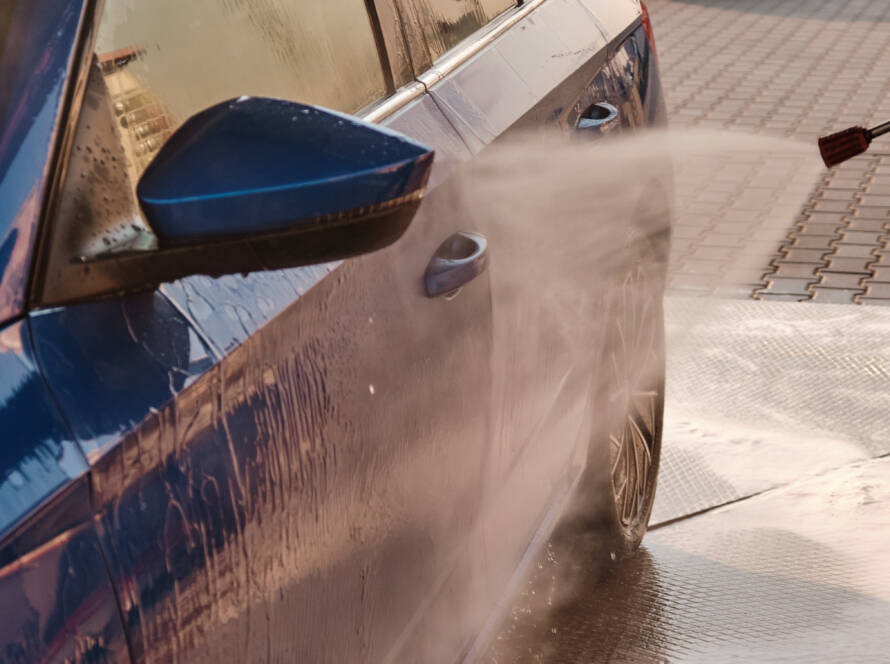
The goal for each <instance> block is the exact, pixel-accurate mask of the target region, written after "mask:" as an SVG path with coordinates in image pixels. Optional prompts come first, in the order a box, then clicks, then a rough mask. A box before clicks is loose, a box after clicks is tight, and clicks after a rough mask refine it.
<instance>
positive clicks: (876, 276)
mask: <svg viewBox="0 0 890 664" xmlns="http://www.w3.org/2000/svg"><path fill="white" fill-rule="evenodd" d="M871 270H872V276H871V279H869V281H875V282H877V281H886V282H887V283H890V266H884V267H881V266H879V265H874V264H873V265H872V268H871Z"/></svg>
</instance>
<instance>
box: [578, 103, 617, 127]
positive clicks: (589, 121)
mask: <svg viewBox="0 0 890 664" xmlns="http://www.w3.org/2000/svg"><path fill="white" fill-rule="evenodd" d="M617 119H618V109H617V108H615V107H614V106H612V104H609V103H607V102H604V101H600V102H597V103H596V104H593V105H592V106H590V107H588V109H587V110H586V111H584V112H583V113H582V114H581V117H580V118H579V119H578V129H598V130H603V129H606V128H607V125H611V124H613V123H614V122H615V120H617Z"/></svg>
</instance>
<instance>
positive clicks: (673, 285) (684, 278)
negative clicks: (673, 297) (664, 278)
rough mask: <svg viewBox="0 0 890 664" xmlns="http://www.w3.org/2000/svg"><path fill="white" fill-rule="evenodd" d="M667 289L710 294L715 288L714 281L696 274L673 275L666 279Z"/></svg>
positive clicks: (709, 277)
mask: <svg viewBox="0 0 890 664" xmlns="http://www.w3.org/2000/svg"><path fill="white" fill-rule="evenodd" d="M667 286H668V289H673V290H680V291H691V290H698V291H705V292H711V291H713V289H714V287H715V280H714V278H713V277H711V276H704V275H696V274H674V275H672V276H670V277H669V278H668V284H667Z"/></svg>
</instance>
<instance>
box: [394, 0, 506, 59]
mask: <svg viewBox="0 0 890 664" xmlns="http://www.w3.org/2000/svg"><path fill="white" fill-rule="evenodd" d="M410 1H411V3H412V5H413V8H414V10H415V12H416V13H417V15H418V19H419V22H420V24H421V25H422V26H423V33H424V37H425V39H426V43H427V47H428V48H429V51H430V56H431V57H432V58H433V59H435V58H438V57H439V56H440V55H442V54H443V53H445V51H447V50H448V49H450V48H451V47H452V46H454V45H455V44H457V43H458V42H459V41H461V40H463V39H465V38H466V37H468V36H469V35H471V34H472V33H473V32H475V31H476V30H478V29H479V28H480V27H482V26H483V25H485V24H486V23H487V22H488V21H490V20H491V19H492V18H494V17H495V16H497V15H498V14H500V13H501V12H503V11H504V10H505V9H507V8H509V7H511V6H513V5H515V4H516V2H515V0H513V1H508V0H410Z"/></svg>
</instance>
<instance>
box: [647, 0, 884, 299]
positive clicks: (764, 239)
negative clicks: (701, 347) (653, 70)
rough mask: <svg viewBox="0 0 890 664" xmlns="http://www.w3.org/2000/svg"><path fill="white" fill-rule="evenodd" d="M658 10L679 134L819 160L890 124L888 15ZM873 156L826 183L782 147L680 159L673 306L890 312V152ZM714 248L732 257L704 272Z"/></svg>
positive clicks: (702, 1) (728, 0) (867, 5)
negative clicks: (708, 303)
mask: <svg viewBox="0 0 890 664" xmlns="http://www.w3.org/2000/svg"><path fill="white" fill-rule="evenodd" d="M648 4H649V9H650V12H651V15H652V21H653V24H654V27H655V32H656V40H657V43H658V48H659V56H660V60H661V70H662V77H663V82H664V87H665V93H666V97H667V102H668V110H669V114H670V117H671V123H672V126H674V127H680V128H685V127H699V128H708V129H724V130H730V131H736V132H746V133H749V134H750V133H753V134H758V135H768V136H776V137H782V138H787V139H792V140H796V141H801V142H803V143H806V144H808V145H812V146H813V154H814V155H815V143H816V139H817V138H818V137H819V136H820V135H824V134H826V133H830V132H832V131H836V130H838V129H842V128H844V127H847V126H850V125H853V124H860V125H866V126H870V125H874V124H878V123H880V122H883V121H884V120H886V119H888V118H890V2H883V1H881V2H878V1H875V0H745V1H744V2H739V1H738V0H650V1H649V3H648ZM875 148H876V149H873V150H872V151H871V152H870V153H869V154H867V155H864V156H862V157H858V158H856V159H853V160H851V161H850V162H848V163H846V164H843V165H842V166H840V167H838V168H836V169H833V170H831V171H823V172H822V174H821V175H820V176H819V177H817V178H816V179H815V180H814V179H813V177H812V176H811V175H810V174H808V173H806V172H802V171H803V169H801V168H800V165H801V156H800V153H797V154H782V145H781V144H777V148H776V151H774V152H770V153H769V154H763V155H751V154H745V155H732V154H726V155H722V156H719V157H716V156H715V155H714V154H713V153H708V154H703V155H701V156H700V157H699V156H697V155H695V154H692V155H690V156H686V157H684V158H683V159H681V163H680V164H679V167H678V169H677V172H676V179H677V188H678V195H677V201H676V220H675V227H676V232H675V237H676V238H677V239H678V240H682V241H678V242H677V243H676V245H675V247H674V250H673V253H672V256H671V267H670V272H669V275H670V277H669V283H668V290H669V292H675V293H685V294H706V295H708V294H710V295H713V294H718V295H729V296H734V297H739V296H741V297H750V296H751V295H752V294H753V295H754V297H755V298H757V299H776V300H789V299H792V300H793V299H798V300H813V301H829V302H841V301H845V302H854V301H855V302H858V303H863V304H865V303H874V304H878V303H881V304H890V279H888V274H887V272H886V271H885V272H881V273H877V272H875V271H874V268H875V267H876V266H877V265H878V264H879V261H880V260H882V259H881V254H880V253H879V252H880V251H883V250H884V249H885V248H886V247H887V245H888V243H890V225H888V224H890V217H888V214H887V213H888V209H890V141H885V142H884V143H881V142H880V141H879V142H878V143H876V145H875ZM730 238H732V239H730ZM703 247H731V248H733V249H734V251H731V252H724V254H723V255H722V257H720V258H715V259H714V260H717V261H719V262H718V264H717V265H716V266H715V267H718V268H719V269H717V270H713V269H712V270H708V271H704V270H703V269H702V266H701V264H700V263H699V262H698V261H697V257H698V256H699V253H698V252H699V250H700V249H702V248H703ZM741 258H745V259H747V263H746V265H745V268H744V269H738V268H739V267H740V266H739V265H738V263H737V261H738V259H741ZM752 258H758V259H759V260H760V262H759V263H756V264H754V265H752V264H751V259H752ZM883 260H884V261H885V262H884V263H880V264H886V259H883ZM792 265H793V266H795V267H793V268H791V267H790V266H792ZM841 275H846V276H841ZM801 280H804V282H803V283H804V286H803V287H801V284H802V282H801Z"/></svg>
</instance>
